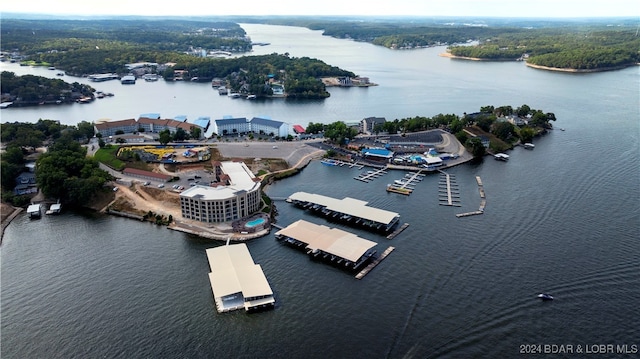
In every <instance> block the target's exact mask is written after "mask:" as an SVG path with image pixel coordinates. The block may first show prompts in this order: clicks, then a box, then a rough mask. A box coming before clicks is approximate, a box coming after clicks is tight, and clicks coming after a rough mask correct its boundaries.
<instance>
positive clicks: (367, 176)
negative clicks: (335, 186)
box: [353, 167, 387, 183]
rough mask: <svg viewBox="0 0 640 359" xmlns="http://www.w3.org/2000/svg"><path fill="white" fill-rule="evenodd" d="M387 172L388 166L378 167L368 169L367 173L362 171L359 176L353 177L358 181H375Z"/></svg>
mask: <svg viewBox="0 0 640 359" xmlns="http://www.w3.org/2000/svg"><path fill="white" fill-rule="evenodd" d="M385 173H387V167H383V168H378V169H376V170H372V171H367V172H366V173H361V174H359V175H358V176H356V177H353V179H357V180H358V181H362V182H367V183H368V182H369V181H373V180H374V179H376V178H378V177H380V176H382V175H383V174H385Z"/></svg>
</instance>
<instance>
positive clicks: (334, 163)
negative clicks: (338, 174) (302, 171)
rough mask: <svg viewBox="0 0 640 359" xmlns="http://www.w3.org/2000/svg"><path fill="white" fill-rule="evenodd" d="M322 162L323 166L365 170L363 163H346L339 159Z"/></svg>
mask: <svg viewBox="0 0 640 359" xmlns="http://www.w3.org/2000/svg"><path fill="white" fill-rule="evenodd" d="M320 162H322V163H323V164H325V165H328V166H339V167H344V166H347V167H349V168H353V167H356V168H358V169H363V168H364V165H363V164H362V163H358V162H345V161H341V160H337V159H334V158H330V159H326V160H322V161H320Z"/></svg>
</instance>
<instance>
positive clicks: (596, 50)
mask: <svg viewBox="0 0 640 359" xmlns="http://www.w3.org/2000/svg"><path fill="white" fill-rule="evenodd" d="M449 50H450V52H451V54H452V55H454V56H463V57H471V58H479V59H488V60H494V59H510V60H515V59H518V58H523V57H528V58H527V62H528V63H530V64H533V65H539V66H547V67H552V68H564V69H576V70H595V69H607V68H617V67H621V66H629V65H633V64H635V63H638V62H640V37H639V36H637V35H636V33H635V31H634V30H626V31H625V30H597V31H594V30H581V31H574V32H561V31H557V30H553V31H549V30H544V31H543V30H540V31H538V32H537V33H536V34H526V33H510V34H502V35H499V36H495V37H491V38H489V39H485V40H483V41H481V42H480V43H479V44H478V45H477V46H453V47H451V48H450V49H449Z"/></svg>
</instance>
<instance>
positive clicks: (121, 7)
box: [0, 0, 640, 19]
mask: <svg viewBox="0 0 640 359" xmlns="http://www.w3.org/2000/svg"><path fill="white" fill-rule="evenodd" d="M0 12H2V13H4V12H19V13H37V14H49V15H148V16H166V15H175V16H183V15H196V16H198V15H202V16H208V15H211V16H221V15H361V16H403V15H409V16H478V17H543V18H561V17H615V16H625V17H638V18H639V19H640V1H638V0H393V1H390V0H311V1H309V0H271V1H269V0H242V1H238V2H236V1H228V0H191V1H187V2H186V3H182V2H179V1H178V2H162V1H141V0H104V1H103V0H98V1H87V0H26V1H23V0H7V1H2V2H1V3H0Z"/></svg>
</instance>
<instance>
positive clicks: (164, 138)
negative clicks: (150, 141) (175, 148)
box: [158, 130, 171, 145]
mask: <svg viewBox="0 0 640 359" xmlns="http://www.w3.org/2000/svg"><path fill="white" fill-rule="evenodd" d="M158 142H160V143H161V144H163V145H166V144H167V143H169V142H171V132H169V130H162V131H160V132H159V133H158Z"/></svg>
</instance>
